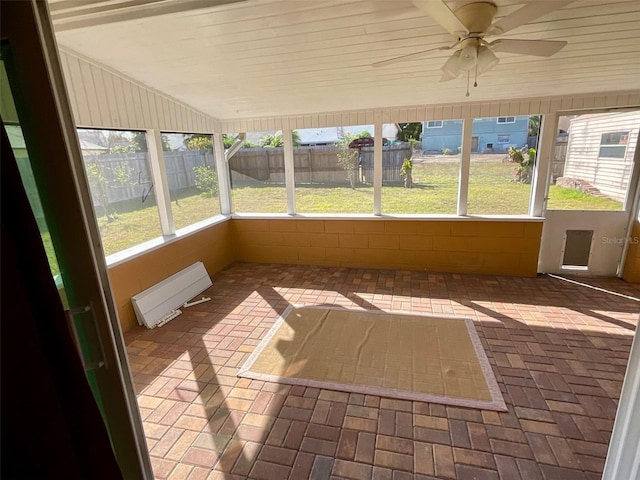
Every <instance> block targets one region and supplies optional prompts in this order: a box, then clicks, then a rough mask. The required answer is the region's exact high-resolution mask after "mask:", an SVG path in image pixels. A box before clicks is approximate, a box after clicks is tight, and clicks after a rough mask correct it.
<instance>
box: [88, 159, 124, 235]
mask: <svg viewBox="0 0 640 480" xmlns="http://www.w3.org/2000/svg"><path fill="white" fill-rule="evenodd" d="M98 158H99V157H96V160H93V161H91V162H90V163H87V164H86V165H87V167H86V168H87V179H88V180H89V186H90V189H91V193H92V194H93V196H94V197H95V198H96V200H97V201H98V203H99V204H100V206H101V207H102V210H103V211H104V214H105V216H106V217H107V222H109V223H111V222H113V221H115V220H116V215H115V212H112V211H111V208H110V207H109V193H108V191H109V188H116V187H123V186H126V185H131V184H132V181H131V174H132V173H133V171H132V170H131V168H130V167H129V166H128V165H126V164H124V165H123V164H121V165H118V166H116V167H109V166H107V165H105V164H104V163H98ZM108 177H111V179H110V178H108Z"/></svg>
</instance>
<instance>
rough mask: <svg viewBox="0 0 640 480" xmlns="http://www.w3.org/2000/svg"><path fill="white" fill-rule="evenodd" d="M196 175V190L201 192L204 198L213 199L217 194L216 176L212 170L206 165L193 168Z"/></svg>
mask: <svg viewBox="0 0 640 480" xmlns="http://www.w3.org/2000/svg"><path fill="white" fill-rule="evenodd" d="M193 171H194V173H195V174H196V188H197V189H198V190H200V191H201V192H202V196H204V197H214V196H215V195H217V193H218V176H217V175H216V172H215V171H213V169H212V168H211V167H209V166H207V165H205V166H200V167H194V168H193Z"/></svg>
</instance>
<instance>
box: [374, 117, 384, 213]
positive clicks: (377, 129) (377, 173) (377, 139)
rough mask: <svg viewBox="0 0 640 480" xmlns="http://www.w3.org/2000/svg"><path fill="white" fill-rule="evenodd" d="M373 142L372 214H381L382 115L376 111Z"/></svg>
mask: <svg viewBox="0 0 640 480" xmlns="http://www.w3.org/2000/svg"><path fill="white" fill-rule="evenodd" d="M373 137H374V144H373V214H374V215H382V142H383V141H384V140H383V138H382V117H381V115H380V114H378V113H376V117H375V126H374V133H373Z"/></svg>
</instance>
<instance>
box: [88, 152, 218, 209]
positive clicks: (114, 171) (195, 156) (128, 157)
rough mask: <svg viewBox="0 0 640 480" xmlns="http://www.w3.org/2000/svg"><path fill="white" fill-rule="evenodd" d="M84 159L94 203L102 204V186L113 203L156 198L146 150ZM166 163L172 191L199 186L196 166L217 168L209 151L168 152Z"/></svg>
mask: <svg viewBox="0 0 640 480" xmlns="http://www.w3.org/2000/svg"><path fill="white" fill-rule="evenodd" d="M84 162H85V168H86V170H87V176H88V179H89V185H90V188H91V194H92V196H93V202H94V205H96V206H98V205H100V202H99V201H98V198H97V197H98V195H99V192H98V190H100V189H102V190H103V191H104V192H105V193H106V196H107V199H108V203H109V204H112V203H116V202H122V201H125V200H132V199H139V200H140V201H141V202H142V203H145V202H146V201H147V198H148V197H149V196H151V198H153V181H152V177H151V170H150V169H149V160H148V154H147V153H146V152H138V153H113V154H105V155H85V156H84ZM164 162H165V167H166V171H167V181H168V183H169V190H170V191H171V192H175V191H178V190H184V189H188V188H193V187H195V185H196V183H195V182H196V175H195V171H194V168H195V167H199V166H205V165H206V166H209V167H211V168H212V169H214V170H215V162H214V158H213V154H212V152H210V151H205V150H198V151H186V152H164ZM94 165H95V166H94ZM96 167H97V169H96Z"/></svg>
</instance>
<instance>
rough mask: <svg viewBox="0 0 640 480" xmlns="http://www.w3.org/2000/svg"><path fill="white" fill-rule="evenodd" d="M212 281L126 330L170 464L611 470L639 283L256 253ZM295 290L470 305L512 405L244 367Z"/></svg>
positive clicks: (185, 472)
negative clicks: (286, 260)
mask: <svg viewBox="0 0 640 480" xmlns="http://www.w3.org/2000/svg"><path fill="white" fill-rule="evenodd" d="M213 281H214V285H213V287H212V288H210V289H209V290H208V291H207V292H205V294H206V295H208V296H210V297H211V298H212V301H211V302H208V303H203V304H200V305H198V306H194V307H191V308H188V309H185V311H184V313H183V314H182V315H181V316H180V317H178V318H176V319H175V320H172V321H171V322H170V323H168V324H167V325H165V326H163V327H161V328H159V329H156V330H145V329H142V328H138V329H136V330H134V331H132V332H129V333H127V335H126V336H125V337H126V342H127V348H128V352H129V359H130V364H131V369H132V371H133V374H134V380H135V382H136V388H137V390H138V403H139V406H140V411H141V414H142V418H143V420H144V426H145V432H146V437H147V444H148V446H149V451H150V453H151V460H152V463H153V468H154V472H155V475H156V477H157V478H159V479H164V478H170V479H182V478H188V479H241V478H252V479H287V478H289V479H306V478H312V479H317V480H320V479H329V478H331V479H340V478H346V479H362V480H366V479H380V480H382V479H388V480H405V479H407V480H408V479H416V480H419V479H428V478H445V479H460V480H464V479H477V480H485V479H486V480H491V479H508V480H517V479H525V480H537V479H546V480H550V479H558V480H573V479H585V480H586V479H593V480H596V479H599V478H600V476H601V472H602V469H603V465H604V458H605V456H606V452H607V444H608V441H609V438H610V434H611V428H612V425H613V420H614V416H615V413H616V405H617V401H618V398H619V394H620V389H621V384H622V379H623V375H624V371H625V366H626V361H627V357H628V353H629V349H630V346H631V340H632V335H633V333H634V330H635V325H636V323H637V316H638V312H639V311H640V302H638V301H637V300H635V299H634V298H630V297H640V288H638V287H637V286H633V285H629V284H627V283H625V282H623V281H621V280H618V279H577V281H578V282H581V283H586V284H589V285H591V286H592V287H588V286H584V285H580V284H578V283H570V282H567V281H563V280H561V279H558V278H552V277H549V276H539V277H538V278H512V277H489V276H475V275H454V274H438V273H428V272H406V271H391V270H365V269H349V268H333V267H317V266H292V265H256V264H236V265H234V266H232V267H230V268H228V269H226V270H224V271H222V272H220V273H219V274H217V275H215V276H214V277H213ZM606 290H609V291H611V292H613V293H611V292H607V291H606ZM290 304H298V305H300V304H307V305H310V304H313V305H321V304H326V305H341V306H344V307H348V308H361V309H383V310H387V309H392V310H399V311H405V312H423V313H432V314H454V315H460V316H465V317H469V318H472V319H473V320H474V322H475V325H476V328H477V330H478V333H479V335H480V337H481V339H482V343H483V345H484V347H485V349H486V352H487V355H488V357H489V360H490V362H491V364H492V366H493V370H494V372H495V375H496V378H497V380H498V382H499V384H500V388H501V389H502V392H503V394H504V398H505V401H506V403H507V406H508V409H509V411H508V412H505V413H499V412H494V411H486V410H485V411H483V410H477V409H467V408H456V407H450V406H444V405H439V404H429V403H421V402H410V401H401V400H393V399H388V398H381V397H377V396H366V395H358V394H348V393H343V392H335V391H330V390H320V389H316V388H304V387H290V386H286V385H280V384H275V383H266V382H260V381H254V380H248V379H240V378H237V377H236V373H237V371H238V367H239V366H240V365H242V363H243V362H244V360H245V359H246V357H247V356H248V355H249V354H250V352H251V351H253V349H254V348H255V346H256V345H257V344H258V343H259V342H260V339H261V338H262V337H263V335H264V334H265V333H266V332H267V331H268V329H269V327H271V325H272V324H273V322H274V321H275V320H276V318H277V317H278V315H280V314H281V313H282V312H283V311H284V310H285V309H286V308H287V306H289V305H290Z"/></svg>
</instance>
